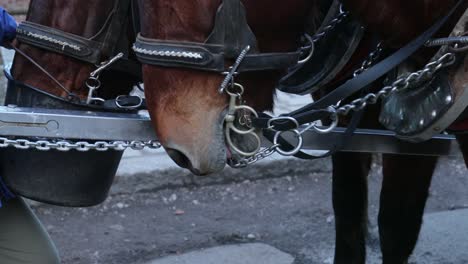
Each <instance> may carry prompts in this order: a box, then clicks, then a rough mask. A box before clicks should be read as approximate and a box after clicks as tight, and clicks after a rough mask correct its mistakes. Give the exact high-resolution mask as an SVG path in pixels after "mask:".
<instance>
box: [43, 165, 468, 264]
mask: <svg viewBox="0 0 468 264" xmlns="http://www.w3.org/2000/svg"><path fill="white" fill-rule="evenodd" d="M379 171H380V166H379V164H378V163H375V164H374V165H373V170H372V175H371V176H370V206H369V208H370V223H371V224H370V230H371V232H370V234H371V235H370V239H369V243H368V247H369V259H370V260H369V263H378V262H379V249H378V239H377V236H376V227H375V218H376V212H377V205H378V192H379V188H380V180H381V177H380V175H379ZM467 189H468V177H466V169H465V168H464V167H463V166H461V161H460V160H458V159H443V160H442V162H441V163H440V165H439V169H438V171H437V174H436V176H435V178H434V182H433V186H432V189H431V198H430V200H429V202H428V206H427V213H428V215H427V217H428V219H429V220H428V221H427V222H428V226H426V227H425V228H424V229H423V236H422V237H423V243H421V244H420V245H419V247H418V251H417V253H416V258H415V262H413V263H468V259H467V258H466V248H468V239H465V234H468V227H467V224H468V221H466V220H468V215H467V213H466V212H464V213H463V212H462V211H453V210H456V209H463V208H468V191H466V190H467ZM36 211H37V213H38V215H39V217H40V218H41V219H42V221H43V222H44V223H45V225H46V227H47V229H48V230H49V232H50V233H51V235H52V237H53V239H54V240H55V241H56V243H57V245H58V248H59V249H60V252H62V256H63V259H64V263H66V264H78V263H80V264H81V263H83V264H89V263H106V264H107V263H115V264H120V263H122V264H123V263H125V264H137V263H138V264H140V263H147V262H148V261H152V260H154V259H158V258H161V257H165V256H171V255H179V254H182V253H187V252H191V251H194V250H195V251H196V250H201V249H206V248H210V247H214V246H221V245H232V244H239V243H251V242H261V243H265V244H268V245H271V246H273V247H275V248H277V249H279V250H281V251H283V252H285V253H288V254H291V255H292V256H293V257H294V258H295V259H296V262H295V263H296V264H318V263H332V262H331V261H332V253H333V240H334V231H333V230H334V219H333V214H332V207H331V196H330V164H329V161H328V160H323V161H316V162H302V161H297V160H284V161H278V162H275V163H271V164H268V165H262V166H254V167H251V168H248V169H245V170H241V171H236V170H226V171H225V172H224V173H222V174H219V175H216V176H213V177H212V178H194V177H192V176H190V175H189V174H187V173H186V172H184V171H180V170H169V171H162V172H158V173H156V174H152V175H147V174H140V175H134V176H132V177H119V178H118V180H117V182H116V184H115V186H114V188H113V191H112V195H111V196H110V198H109V199H108V200H107V201H106V202H105V203H104V204H102V205H100V206H98V207H93V208H86V209H83V208H82V209H70V208H60V207H51V206H39V207H36ZM445 211H450V213H446V212H445ZM438 212H443V213H440V214H439V215H433V214H432V213H438ZM459 212H460V213H459ZM456 220H459V221H456ZM454 234H457V235H458V236H456V237H455V236H454ZM452 242H456V245H454V244H453V243H452ZM435 249H439V250H435ZM449 249H450V251H449ZM440 260H444V261H442V262H440ZM156 263H157V262H156ZM224 263H225V264H230V263H229V262H224ZM233 263H235V262H233Z"/></svg>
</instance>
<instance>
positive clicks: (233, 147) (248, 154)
mask: <svg viewBox="0 0 468 264" xmlns="http://www.w3.org/2000/svg"><path fill="white" fill-rule="evenodd" d="M249 134H250V135H252V136H253V137H254V138H255V139H256V140H257V147H256V148H255V150H254V151H251V152H245V151H243V150H241V149H239V148H238V147H237V146H236V145H235V144H234V142H232V138H231V129H226V131H225V135H226V141H227V143H228V145H229V148H231V150H233V151H235V152H236V153H237V154H239V155H241V156H244V157H251V156H253V155H255V154H257V153H258V151H259V150H260V148H261V147H262V140H261V138H260V137H259V136H258V135H257V133H249Z"/></svg>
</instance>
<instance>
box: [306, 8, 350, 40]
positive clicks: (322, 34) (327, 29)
mask: <svg viewBox="0 0 468 264" xmlns="http://www.w3.org/2000/svg"><path fill="white" fill-rule="evenodd" d="M348 15H349V12H346V11H344V10H343V6H340V13H339V14H338V15H337V16H336V17H335V18H334V19H333V20H332V21H330V23H328V25H326V26H325V27H323V28H322V29H321V30H320V31H317V32H316V33H315V34H314V35H313V36H312V41H313V42H318V41H320V40H321V39H322V38H323V37H325V36H326V35H327V34H328V33H329V32H330V31H332V30H333V29H335V27H336V26H337V25H338V24H340V23H341V22H342V21H343V20H344V19H345V18H346V17H348Z"/></svg>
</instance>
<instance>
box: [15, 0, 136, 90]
mask: <svg viewBox="0 0 468 264" xmlns="http://www.w3.org/2000/svg"><path fill="white" fill-rule="evenodd" d="M114 3H115V1H113V0H95V1H82V0H67V1H63V0H33V1H32V2H31V4H30V8H29V12H28V16H27V20H28V21H31V22H34V23H38V24H41V25H44V26H49V27H52V28H55V29H60V30H62V31H65V32H68V33H72V34H75V35H79V36H83V37H86V38H91V37H92V36H94V35H95V34H96V33H97V32H99V30H100V29H101V28H102V26H103V25H104V24H105V23H106V19H107V18H108V16H109V14H110V12H111V10H112V8H113V6H114ZM19 49H21V50H22V51H23V52H24V53H26V54H27V55H28V56H30V57H31V58H32V59H34V60H35V61H36V62H38V63H39V64H40V65H41V66H43V67H44V68H45V69H46V70H47V71H48V72H49V73H50V74H51V75H52V76H54V77H55V78H56V79H57V80H58V81H60V82H61V83H62V84H63V85H64V86H65V87H66V88H67V89H68V90H70V91H71V92H73V93H74V94H76V95H78V96H80V97H81V98H85V97H86V95H87V92H88V90H87V88H86V87H85V85H84V83H85V81H86V80H87V78H88V77H89V74H90V73H91V72H92V71H93V70H94V69H95V66H94V65H91V64H88V63H83V62H80V61H77V60H74V59H71V58H69V57H67V56H64V55H60V54H57V53H53V52H49V51H45V50H42V49H38V48H35V47H32V46H29V45H26V44H20V45H19ZM12 74H13V76H14V78H15V79H17V80H19V81H21V82H24V83H26V84H28V85H31V86H33V87H37V88H39V89H41V90H43V91H45V92H48V93H51V94H54V95H56V96H60V97H66V96H67V94H66V92H65V91H63V90H62V89H60V88H59V87H58V86H57V85H56V84H55V83H54V82H53V81H52V80H51V79H49V78H48V77H46V76H45V74H44V73H43V72H42V71H40V70H39V69H38V68H36V67H34V66H33V65H32V64H31V63H30V62H29V61H28V60H26V59H25V58H23V57H22V56H19V55H17V56H15V59H14V64H13V67H12ZM122 81H123V80H120V76H116V77H115V79H114V83H113V84H112V85H113V86H114V85H115V86H114V89H116V88H117V89H116V90H122V89H118V88H119V87H121V86H123V85H126V86H128V85H129V84H127V83H126V82H122ZM101 89H105V87H102V88H101Z"/></svg>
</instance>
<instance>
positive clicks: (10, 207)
mask: <svg viewBox="0 0 468 264" xmlns="http://www.w3.org/2000/svg"><path fill="white" fill-rule="evenodd" d="M0 263H2V264H33V263H34V264H58V263H60V260H59V257H58V253H57V250H56V248H55V246H54V244H53V243H52V241H51V240H50V237H49V235H48V234H47V232H46V231H45V229H44V227H43V226H42V225H41V223H40V222H39V219H38V218H37V217H36V216H35V215H34V213H33V212H32V211H31V209H30V208H29V206H28V205H27V204H26V203H25V202H24V200H23V199H21V198H15V199H12V200H10V201H8V202H5V203H4V204H3V207H2V208H0Z"/></svg>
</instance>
